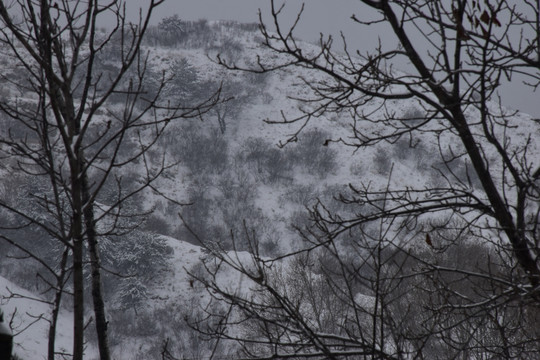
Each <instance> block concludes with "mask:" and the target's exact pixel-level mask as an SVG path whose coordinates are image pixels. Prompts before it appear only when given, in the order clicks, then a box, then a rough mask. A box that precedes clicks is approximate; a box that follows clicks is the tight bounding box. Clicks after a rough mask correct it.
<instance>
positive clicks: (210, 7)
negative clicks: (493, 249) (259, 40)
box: [127, 0, 540, 118]
mask: <svg viewBox="0 0 540 360" xmlns="http://www.w3.org/2000/svg"><path fill="white" fill-rule="evenodd" d="M302 2H305V11H304V14H303V16H302V20H301V23H300V27H299V29H298V32H297V36H298V37H299V38H301V39H303V40H307V41H314V40H317V39H318V37H319V34H320V33H321V32H322V33H323V34H332V35H333V36H334V37H339V32H340V31H343V32H344V34H345V35H346V38H347V42H348V46H349V49H350V50H356V49H360V51H361V52H363V51H362V50H363V49H373V48H374V46H376V45H377V43H378V38H379V37H381V38H382V40H383V45H384V44H392V42H393V41H392V40H391V39H393V36H392V34H391V31H388V29H384V28H382V27H377V28H376V27H371V28H368V29H366V28H365V27H362V28H361V30H359V29H360V26H359V25H358V24H355V23H354V22H353V21H352V20H351V18H350V17H351V15H352V14H353V13H354V14H356V15H358V16H359V17H360V18H363V19H366V16H369V13H370V10H369V9H366V7H365V6H362V5H361V4H360V2H359V1H357V0H333V1H330V0H304V1H301V0H287V7H286V12H285V13H286V14H288V15H289V16H288V19H287V17H286V20H289V21H291V20H292V19H293V16H295V15H296V13H297V11H298V10H299V9H300V6H301V4H302ZM147 3H148V2H147V0H128V1H127V5H128V11H129V12H130V13H131V14H132V15H134V14H136V12H137V11H138V10H137V9H139V8H140V7H143V8H144V7H145V4H147ZM269 4H270V1H269V0H167V1H165V3H164V4H162V5H161V6H160V7H159V8H158V9H157V10H156V11H155V13H154V16H153V22H154V23H155V24H157V23H159V21H160V20H161V19H162V18H164V17H168V16H172V15H174V14H178V16H179V17H180V18H182V19H185V20H198V19H201V18H205V19H208V20H236V21H241V22H257V21H258V10H259V9H261V11H262V13H263V16H264V14H269V12H270V11H269V9H270V6H269ZM385 36H386V38H385ZM336 40H337V39H336ZM336 45H337V47H336V49H339V45H340V44H338V43H336ZM502 96H503V103H504V105H506V106H508V107H510V108H514V109H519V110H521V111H524V112H527V113H529V114H531V115H532V116H534V117H536V118H540V90H539V92H536V93H533V92H532V90H531V89H530V88H529V87H524V86H520V85H513V86H511V87H505V88H504V89H503V90H502Z"/></svg>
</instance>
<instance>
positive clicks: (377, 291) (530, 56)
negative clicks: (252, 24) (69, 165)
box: [196, 0, 540, 359]
mask: <svg viewBox="0 0 540 360" xmlns="http://www.w3.org/2000/svg"><path fill="white" fill-rule="evenodd" d="M361 3H362V8H361V11H363V12H364V13H366V14H369V15H366V16H364V17H362V18H360V17H359V16H356V15H352V19H353V21H355V22H356V23H357V24H358V27H359V32H361V31H362V29H363V27H365V26H369V25H372V24H383V25H385V26H386V27H387V28H388V29H389V31H391V32H392V33H393V34H394V35H395V39H396V41H397V43H398V46H397V48H396V49H395V50H388V51H386V50H382V47H378V48H377V49H375V50H374V51H372V52H367V53H363V52H360V51H357V52H356V53H351V52H350V50H349V48H348V47H347V44H346V39H345V38H343V39H342V40H343V44H344V47H343V48H342V49H340V50H341V52H335V51H334V50H333V48H332V46H333V44H334V41H333V39H332V38H331V37H328V38H325V37H322V36H321V39H320V42H319V47H318V49H314V48H313V47H312V46H309V45H306V44H304V43H301V42H299V41H297V39H296V38H295V35H294V31H295V28H296V26H297V24H298V22H299V21H300V19H301V15H302V13H301V12H300V13H299V14H298V16H297V18H296V21H295V22H294V23H293V25H292V26H291V27H289V28H284V27H283V26H282V16H283V13H284V12H285V11H286V9H287V8H286V6H285V4H283V5H280V4H278V2H277V1H274V0H272V1H271V14H270V15H271V20H272V21H271V22H268V23H265V22H264V21H263V20H262V16H261V24H260V28H261V31H262V35H263V36H264V39H265V40H264V44H265V45H266V46H267V47H268V48H269V49H271V50H272V51H274V52H277V53H279V54H282V55H283V56H282V57H281V59H283V61H282V62H281V63H277V64H276V62H275V61H273V62H270V61H268V62H266V61H265V59H264V58H258V59H257V66H256V67H254V68H249V69H243V70H248V71H253V72H263V73H264V72H269V71H274V70H278V69H282V68H284V67H295V68H296V69H298V71H299V74H300V77H301V80H303V81H304V83H305V85H306V86H308V87H309V88H310V89H311V96H310V97H306V98H301V99H298V100H299V101H301V102H303V103H304V106H303V108H302V109H303V112H302V114H301V115H300V116H297V117H292V118H287V117H285V118H283V119H282V120H280V121H275V122H273V123H279V124H282V125H286V126H291V127H293V128H294V130H293V135H292V136H291V137H290V138H289V139H288V140H287V141H286V142H285V143H284V144H282V145H286V144H287V142H290V141H295V140H296V138H297V135H298V133H299V132H301V131H303V130H304V129H305V128H306V127H308V126H309V125H310V124H311V123H313V122H316V121H317V119H318V118H319V117H321V116H323V115H330V114H332V113H337V114H344V113H346V114H349V115H350V116H348V117H342V118H343V119H348V121H350V123H349V126H350V129H351V132H350V134H349V136H348V137H346V138H343V137H341V138H332V139H328V140H327V141H326V142H325V145H329V146H335V145H334V144H335V143H338V144H344V145H347V146H352V147H354V148H356V149H358V150H359V151H358V153H361V150H362V149H365V148H368V147H375V146H382V147H387V148H391V147H392V146H397V145H398V144H399V143H401V142H402V141H403V140H405V143H406V144H410V146H411V147H412V148H414V145H415V144H417V143H418V140H419V139H423V140H424V141H425V140H428V141H430V142H432V143H433V144H435V149H437V150H438V152H439V156H438V159H435V160H433V161H432V163H431V164H432V171H433V173H434V174H435V176H437V178H438V180H439V181H438V183H437V184H436V185H434V186H425V187H421V188H415V187H414V186H407V187H403V188H400V187H399V184H396V183H395V182H393V181H392V176H391V173H392V171H391V170H390V171H389V183H388V184H387V185H385V186H384V187H381V188H374V186H373V184H367V183H365V184H362V183H361V184H360V185H350V191H349V192H348V193H344V194H342V195H341V196H340V197H339V199H338V200H339V201H340V202H341V203H342V204H343V205H345V206H347V207H348V210H347V211H343V210H342V211H336V210H332V207H331V206H330V204H324V203H322V202H319V203H317V205H315V206H313V207H312V208H311V209H310V215H311V219H312V226H311V227H307V228H303V229H299V234H300V235H301V237H302V238H303V239H304V240H305V241H306V242H305V244H306V246H305V248H303V249H301V250H299V251H298V252H296V253H293V254H289V255H287V256H284V257H281V258H279V259H264V258H262V257H261V256H260V255H259V254H258V252H257V250H256V249H257V247H256V246H255V245H256V241H255V240H256V236H251V235H250V236H249V238H250V239H251V241H250V242H251V243H252V244H254V245H253V251H252V252H253V255H252V256H251V258H250V259H251V260H250V261H249V263H246V260H245V259H243V261H240V258H239V257H235V256H234V255H230V254H227V253H225V252H223V251H214V252H213V254H214V256H215V258H216V259H217V263H218V264H226V265H227V266H228V267H229V268H232V269H234V270H236V271H237V272H239V273H241V274H243V275H244V277H245V278H246V279H247V280H250V281H251V282H252V287H251V289H252V292H248V293H247V294H246V293H244V292H241V291H231V289H230V288H228V287H226V286H222V285H221V284H220V283H219V281H218V274H219V271H220V270H221V271H222V269H224V268H227V266H225V265H222V266H216V267H209V268H208V272H209V277H199V280H200V281H202V282H203V283H204V285H206V286H207V288H209V289H210V290H211V293H212V294H214V297H215V299H217V300H219V301H221V302H224V303H225V304H227V305H228V307H227V308H226V309H221V310H220V311H218V312H211V313H210V314H207V316H208V317H209V318H211V319H212V321H211V322H210V324H214V326H210V327H204V326H203V325H202V324H203V323H204V322H197V323H196V324H197V328H198V329H199V330H200V331H203V332H205V333H206V334H208V335H210V336H214V337H216V338H219V339H229V340H234V341H236V342H237V343H239V344H240V345H241V347H242V349H243V350H244V354H245V356H246V357H247V358H257V359H270V358H325V359H337V358H360V357H361V356H364V357H365V358H381V359H388V358H410V357H415V358H433V357H437V356H441V354H444V355H443V356H444V357H445V358H446V357H448V358H471V357H473V358H474V357H478V358H482V357H484V356H487V354H489V355H490V356H497V357H508V358H510V357H514V356H523V357H528V358H535V357H536V356H538V354H537V352H536V351H537V350H535V349H534V348H533V347H532V346H531V344H533V343H534V342H537V341H538V339H539V334H538V331H537V330H535V329H534V326H533V325H532V323H530V322H529V321H527V320H526V319H527V317H529V316H530V318H529V319H534V318H536V317H537V316H538V301H539V285H540V263H539V261H538V256H539V255H540V253H539V252H540V246H539V241H540V236H539V235H540V234H539V232H538V231H539V230H538V229H539V223H540V189H539V183H540V164H539V163H538V160H537V159H538V144H537V142H536V140H535V138H534V137H535V136H534V135H532V134H534V133H536V132H538V130H539V127H540V124H539V122H538V120H537V119H532V118H530V117H527V116H523V115H522V116H519V114H518V113H517V112H515V111H511V110H508V109H506V108H504V107H503V106H502V104H501V99H500V96H499V93H498V90H500V89H501V86H503V83H505V82H512V81H515V78H516V77H517V76H518V75H519V77H521V78H525V79H526V80H525V83H526V84H528V85H529V86H530V88H531V90H534V89H536V88H537V87H538V85H539V84H540V46H539V44H540V43H539V42H540V26H539V24H540V22H539V19H540V17H539V14H540V8H539V4H538V2H536V1H510V0H494V1H487V2H479V1H467V0H455V1H447V2H443V1H409V0H403V1H387V0H365V1H362V2H361ZM367 16H370V18H369V19H366V17H367ZM218 60H219V61H220V62H221V63H222V64H223V65H225V66H227V67H229V68H232V69H238V67H236V66H235V65H234V64H230V63H229V64H227V63H226V62H225V61H223V60H221V59H219V58H218ZM403 63H410V64H411V69H410V70H409V71H408V72H400V71H397V70H396V69H397V68H399V67H400V64H403ZM311 71H314V74H316V76H310V74H313V73H312V72H311ZM395 104H403V105H405V106H403V105H402V107H410V106H411V104H415V106H417V107H418V109H420V110H419V111H416V112H414V114H413V116H411V114H412V113H410V112H409V113H399V112H398V111H395V109H396V108H397V107H396V106H395ZM374 109H378V111H374ZM411 151H414V149H413V150H411ZM456 164H460V167H461V169H457V168H456ZM317 254H319V256H322V258H323V259H325V258H326V259H330V260H331V264H330V265H329V266H327V267H326V266H325V265H324V264H322V265H319V262H320V261H321V260H319V259H320V258H319V257H317V256H316V255H317ZM471 254H474V255H471ZM468 256H473V257H474V258H473V259H470V258H468ZM298 257H300V258H301V259H302V258H303V259H306V260H303V261H305V262H306V264H304V265H302V267H303V268H304V269H305V270H304V271H309V272H312V273H315V274H319V276H320V277H321V278H320V279H322V280H321V281H322V283H323V284H324V286H325V289H324V290H319V291H324V293H325V296H323V297H321V298H320V299H316V298H313V299H310V296H312V295H311V294H316V291H315V289H316V286H318V285H316V284H317V283H318V281H319V280H317V281H314V280H309V281H305V286H297V287H290V286H288V285H283V284H290V280H289V281H281V282H280V281H279V275H280V273H281V272H282V270H279V269H276V267H277V266H278V265H277V264H278V263H280V262H283V261H284V259H288V258H298ZM310 257H312V259H313V260H314V261H311V260H309V259H310ZM278 260H279V261H278ZM312 263H315V265H314V266H315V267H318V268H319V267H320V268H322V269H318V270H316V269H313V268H312V267H311V266H313V265H310V264H312ZM304 275H305V274H299V272H297V273H295V274H294V276H293V279H295V280H294V281H301V280H300V279H301V276H304ZM309 276H312V275H309ZM362 295H365V296H367V299H365V298H364V297H363V296H362ZM325 298H326V300H325ZM330 299H335V300H336V303H337V304H339V307H341V308H339V310H338V312H339V316H336V317H335V318H334V319H335V320H334V322H333V323H334V324H337V325H336V328H332V327H331V326H328V325H324V326H323V325H322V324H323V323H322V322H321V314H323V313H324V314H325V315H330V314H332V311H335V309H337V308H336V307H332V306H330V305H328V306H326V307H324V311H322V310H321V306H320V302H322V301H323V300H324V301H327V302H331V300H330ZM219 301H218V302H219ZM363 301H364V302H363ZM227 309H228V310H227ZM525 314H527V315H525ZM516 318H518V319H520V321H521V322H514V319H516ZM204 324H207V323H204ZM237 324H242V325H245V326H246V328H247V329H249V330H250V331H246V330H245V329H246V328H244V331H237V332H233V331H230V328H232V327H234V325H237ZM205 326H206V325H205ZM255 330H257V331H255ZM239 334H240V335H239ZM447 355H448V356H447Z"/></svg>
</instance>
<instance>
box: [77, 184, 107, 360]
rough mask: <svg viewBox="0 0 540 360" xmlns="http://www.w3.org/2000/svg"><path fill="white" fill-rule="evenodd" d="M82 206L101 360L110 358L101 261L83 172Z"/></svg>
mask: <svg viewBox="0 0 540 360" xmlns="http://www.w3.org/2000/svg"><path fill="white" fill-rule="evenodd" d="M82 190H83V194H82V195H83V201H84V204H85V208H84V221H85V224H86V237H87V240H88V252H89V254H90V267H91V275H92V276H91V278H92V302H93V304H94V315H95V317H96V332H97V339H98V348H99V356H100V359H101V360H110V358H111V356H110V351H109V340H108V330H107V328H108V322H107V318H106V314H105V303H104V301H103V291H102V286H101V272H100V269H101V262H100V259H99V249H98V244H97V236H96V223H95V221H94V204H93V202H92V200H91V199H90V193H89V189H88V178H87V175H86V174H85V175H84V176H83V181H82Z"/></svg>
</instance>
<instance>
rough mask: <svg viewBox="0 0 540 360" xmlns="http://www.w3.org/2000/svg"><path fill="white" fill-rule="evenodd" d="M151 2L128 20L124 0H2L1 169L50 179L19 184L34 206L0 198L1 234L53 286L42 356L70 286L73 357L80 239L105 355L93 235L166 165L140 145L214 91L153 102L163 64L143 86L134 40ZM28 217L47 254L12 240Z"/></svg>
mask: <svg viewBox="0 0 540 360" xmlns="http://www.w3.org/2000/svg"><path fill="white" fill-rule="evenodd" d="M161 3H163V0H152V1H149V2H148V5H147V8H146V10H145V11H144V12H141V14H140V17H139V19H138V21H137V22H136V23H133V22H130V21H128V20H127V19H126V15H125V6H126V2H124V1H120V0H118V1H116V0H113V1H109V2H106V3H102V2H100V1H97V0H96V1H93V0H92V1H13V2H9V3H5V2H2V3H0V23H1V25H0V28H1V29H0V46H1V51H2V53H3V54H4V55H5V56H6V57H7V58H8V59H11V60H12V61H13V64H15V66H13V67H11V68H9V70H11V71H12V72H11V73H9V74H8V73H6V72H7V69H6V72H4V74H2V80H3V81H4V83H6V84H7V85H8V88H10V89H13V91H12V92H11V93H9V92H8V95H7V96H4V97H3V98H2V99H0V110H1V112H2V113H4V114H5V115H7V117H6V118H5V119H4V124H3V127H4V129H7V130H6V131H5V132H4V134H3V136H2V139H1V145H2V149H1V150H2V152H3V153H4V154H6V161H7V164H8V166H9V168H10V170H11V171H18V172H19V173H21V174H23V175H24V176H26V175H29V176H31V177H39V179H42V180H43V181H46V182H47V183H48V187H47V189H46V191H45V192H41V193H40V192H35V193H30V194H29V198H31V199H32V201H33V202H32V205H31V207H32V211H25V210H28V208H27V209H24V208H23V207H22V206H21V203H20V202H18V200H21V199H11V201H9V200H8V199H2V200H0V205H1V206H2V207H3V209H4V210H5V211H7V212H8V213H9V214H10V216H12V218H13V219H15V220H14V221H13V224H8V225H6V226H5V227H4V235H2V239H4V240H5V241H7V242H8V243H10V244H12V245H14V246H15V247H16V248H18V249H19V250H20V251H22V252H23V254H24V255H25V256H26V257H30V258H32V259H34V260H37V261H38V262H40V263H41V264H42V265H43V266H44V268H45V269H47V270H48V272H49V274H48V275H41V277H42V278H43V279H44V280H46V281H47V284H48V286H50V288H49V290H53V291H54V292H55V296H54V300H53V302H52V303H53V305H54V306H53V314H52V317H51V319H50V323H51V326H50V332H49V348H48V358H49V359H54V357H55V345H54V342H55V341H54V339H55V332H56V319H57V315H58V310H59V306H60V302H61V298H62V294H64V293H68V294H71V295H72V296H73V313H74V323H73V337H74V344H73V359H79V360H80V359H82V358H83V354H84V329H85V323H84V321H85V320H84V319H85V312H84V288H85V280H84V264H85V262H86V260H85V259H86V255H85V249H87V250H88V257H89V264H90V269H91V270H90V272H91V276H90V278H91V288H92V291H91V292H92V300H93V308H94V309H93V310H94V315H95V323H96V333H97V337H98V345H99V352H100V357H101V359H109V358H110V352H109V348H108V339H107V319H106V314H105V304H104V299H103V294H102V290H101V275H100V273H101V270H100V258H99V237H100V236H102V235H105V234H118V233H120V232H122V231H124V232H125V231H126V229H121V228H118V227H117V225H118V224H119V219H121V218H122V217H123V216H129V215H133V214H129V213H126V211H125V209H124V204H125V202H126V200H127V199H129V198H131V197H133V196H135V195H137V194H139V193H140V192H141V191H143V190H144V189H145V188H147V187H148V186H149V185H150V184H152V183H153V182H154V181H155V180H156V179H157V178H158V177H159V176H160V175H161V174H162V173H163V172H164V171H165V170H166V169H167V168H168V166H170V164H168V163H167V161H166V159H165V157H164V156H163V157H162V158H161V160H159V158H158V161H157V162H156V161H152V159H151V158H150V157H149V156H150V155H151V154H150V149H151V148H152V146H153V145H154V144H155V143H156V142H157V140H158V138H159V137H160V135H161V134H162V133H163V132H164V130H165V128H166V127H167V124H168V123H169V122H170V121H171V120H174V119H180V118H190V117H196V116H200V115H201V114H202V113H204V112H205V111H207V110H208V109H209V108H210V107H211V105H212V104H214V103H215V102H216V99H217V97H216V96H212V97H211V98H210V99H208V100H207V101H201V102H200V103H199V104H196V105H193V106H191V107H189V108H187V107H184V108H182V107H180V106H179V105H178V106H175V105H174V104H171V103H164V104H160V101H159V99H160V95H161V91H162V89H163V87H164V86H165V84H166V81H167V79H165V78H164V77H163V76H162V77H161V79H159V80H158V85H157V86H156V87H155V88H154V89H152V90H153V91H152V92H149V91H147V88H148V87H147V85H146V83H145V77H146V75H147V65H148V55H146V54H144V51H143V50H142V49H141V44H142V40H143V36H144V34H145V32H146V30H147V28H148V24H149V21H150V17H151V15H152V12H153V10H154V9H155V8H156V7H157V6H159V5H160V4H161ZM105 18H106V19H108V21H109V23H110V21H111V19H112V21H113V23H112V24H111V27H110V28H109V30H99V29H98V24H99V21H100V20H101V19H105ZM216 95H217V92H216ZM113 101H114V103H113ZM128 147H129V149H128ZM136 162H139V163H141V164H142V167H141V168H142V169H143V171H142V174H140V177H139V178H138V179H123V178H122V176H121V174H120V172H119V171H118V169H120V168H122V167H125V166H126V165H128V164H135V163H136ZM110 183H112V184H115V185H114V186H115V187H116V192H115V193H114V196H113V197H111V198H109V199H108V201H107V203H106V204H103V203H98V202H97V199H98V196H100V194H102V192H103V190H104V188H105V187H106V186H108V187H110V185H107V184H110ZM99 224H102V225H99ZM27 227H33V228H35V229H37V230H39V231H41V233H42V234H45V235H46V237H49V238H51V239H54V240H55V241H56V244H57V245H58V250H57V251H58V252H57V254H59V258H56V259H54V257H53V261H52V262H51V261H47V260H45V259H43V255H42V254H40V253H36V252H33V251H32V249H31V247H29V246H27V245H28V244H24V243H22V242H21V238H20V237H19V236H18V234H19V233H18V231H21V230H22V229H24V228H27ZM50 275H52V276H53V281H49V280H48V279H50ZM69 278H70V279H71V281H72V286H71V288H70V289H69V288H67V287H66V283H67V281H68V279H69Z"/></svg>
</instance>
